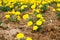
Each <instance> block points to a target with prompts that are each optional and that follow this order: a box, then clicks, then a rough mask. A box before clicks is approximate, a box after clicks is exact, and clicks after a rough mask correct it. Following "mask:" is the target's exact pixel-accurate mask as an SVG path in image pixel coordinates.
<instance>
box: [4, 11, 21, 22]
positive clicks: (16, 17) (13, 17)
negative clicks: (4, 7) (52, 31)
mask: <svg viewBox="0 0 60 40" xmlns="http://www.w3.org/2000/svg"><path fill="white" fill-rule="evenodd" d="M5 17H6V18H7V19H8V20H10V21H12V22H18V21H20V20H21V17H20V12H19V11H16V12H15V11H14V10H12V11H11V12H9V11H8V12H7V14H6V15H5Z"/></svg>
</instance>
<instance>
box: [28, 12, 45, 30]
mask: <svg viewBox="0 0 60 40" xmlns="http://www.w3.org/2000/svg"><path fill="white" fill-rule="evenodd" d="M33 15H35V14H33ZM31 19H32V20H30V19H29V20H28V22H27V25H28V26H29V27H32V30H34V31H37V30H38V29H39V28H41V26H42V25H43V23H44V22H45V19H44V18H43V16H42V14H41V13H37V14H36V15H35V19H33V18H31Z"/></svg>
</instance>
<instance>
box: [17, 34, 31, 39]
mask: <svg viewBox="0 0 60 40" xmlns="http://www.w3.org/2000/svg"><path fill="white" fill-rule="evenodd" d="M16 38H17V39H20V40H32V38H31V37H26V38H25V36H24V34H23V33H18V34H17V35H16Z"/></svg>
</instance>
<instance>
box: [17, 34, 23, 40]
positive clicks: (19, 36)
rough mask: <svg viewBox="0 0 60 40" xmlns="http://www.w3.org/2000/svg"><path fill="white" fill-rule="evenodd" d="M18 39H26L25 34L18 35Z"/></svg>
mask: <svg viewBox="0 0 60 40" xmlns="http://www.w3.org/2000/svg"><path fill="white" fill-rule="evenodd" d="M16 38H18V39H21V38H24V34H23V33H19V34H17V35H16Z"/></svg>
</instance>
